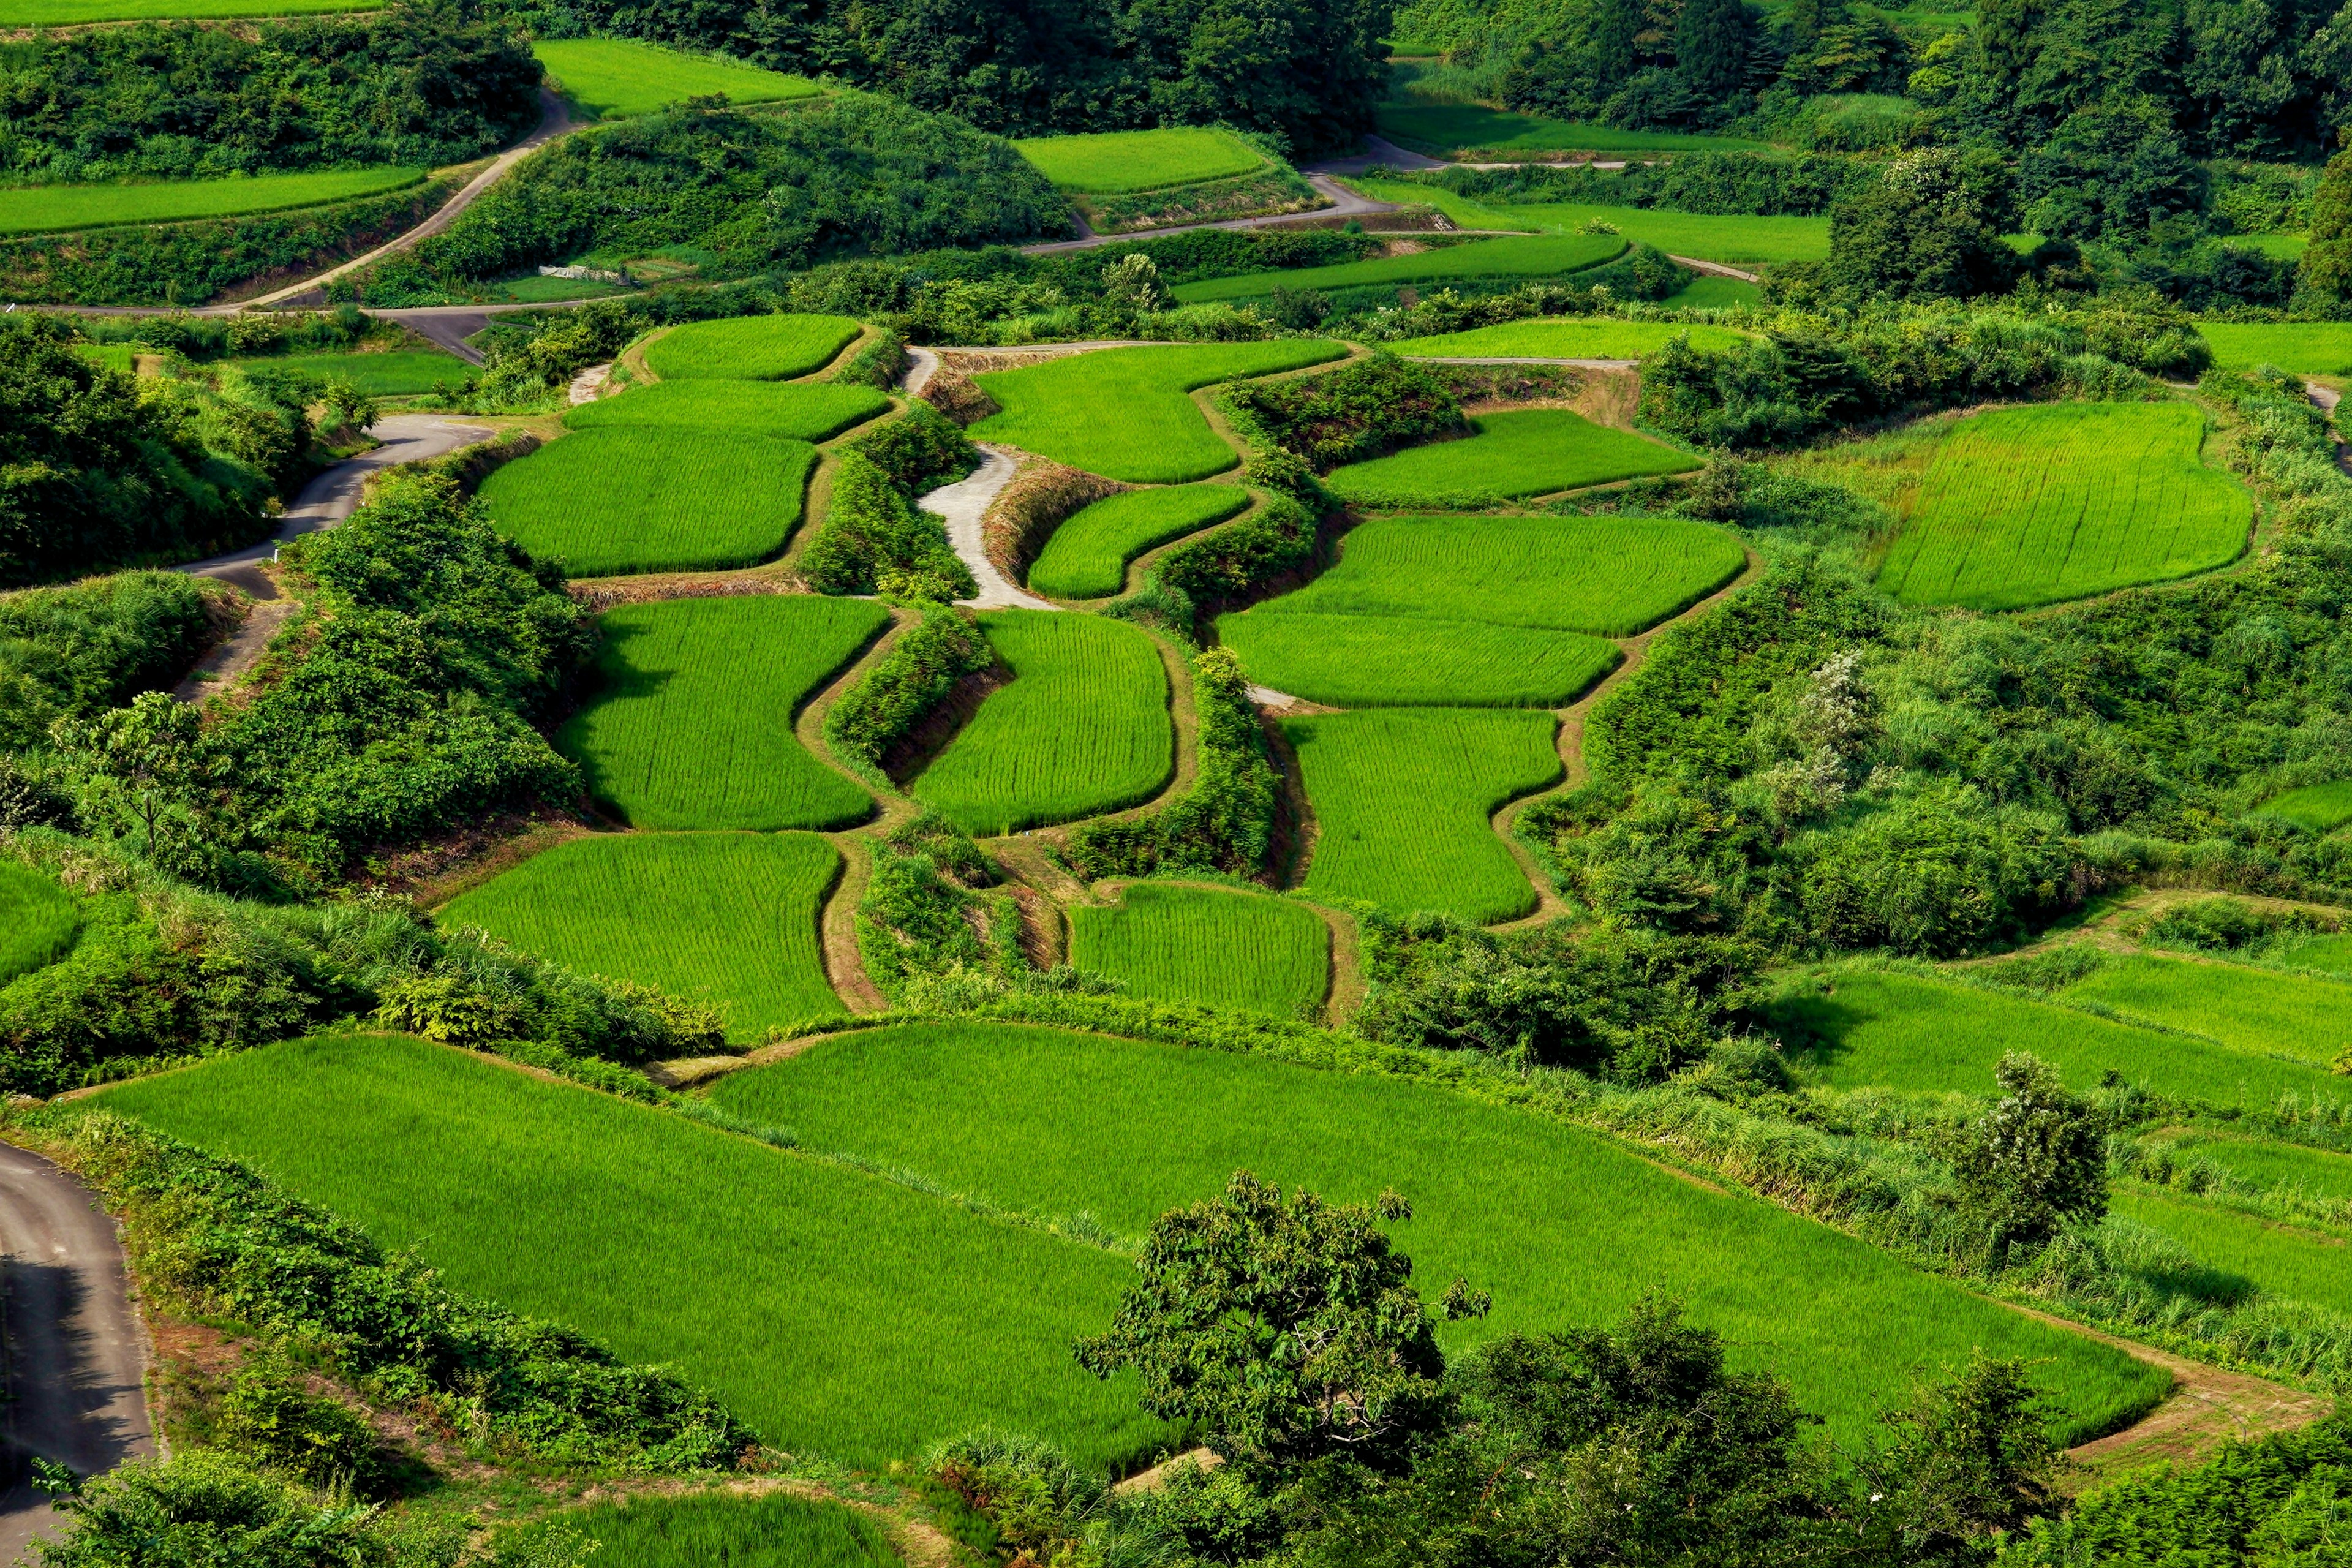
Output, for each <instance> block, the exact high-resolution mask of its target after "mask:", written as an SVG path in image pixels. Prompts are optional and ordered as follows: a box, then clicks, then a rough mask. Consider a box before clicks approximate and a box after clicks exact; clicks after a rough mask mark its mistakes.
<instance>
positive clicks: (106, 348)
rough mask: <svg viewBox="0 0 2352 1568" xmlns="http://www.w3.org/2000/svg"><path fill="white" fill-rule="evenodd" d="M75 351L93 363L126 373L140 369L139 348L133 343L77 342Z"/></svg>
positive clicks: (74, 347)
mask: <svg viewBox="0 0 2352 1568" xmlns="http://www.w3.org/2000/svg"><path fill="white" fill-rule="evenodd" d="M73 352H74V353H77V354H79V355H80V356H81V357H82V358H84V359H86V360H88V361H89V363H92V364H95V365H102V366H104V367H105V368H106V369H108V370H119V371H121V373H122V374H125V375H130V374H133V373H134V372H135V371H136V370H137V369H138V363H137V359H138V354H139V350H138V348H137V347H136V346H134V345H132V344H131V343H76V344H74V346H73Z"/></svg>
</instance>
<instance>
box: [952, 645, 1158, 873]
mask: <svg viewBox="0 0 2352 1568" xmlns="http://www.w3.org/2000/svg"><path fill="white" fill-rule="evenodd" d="M978 619H979V622H980V626H981V630H982V632H983V633H985V634H986V636H987V637H988V641H989V644H990V646H991V647H994V648H995V649H996V653H997V657H998V658H1001V659H1003V662H1004V663H1005V664H1006V665H1007V666H1009V667H1010V668H1011V669H1012V671H1013V679H1012V680H1011V681H1010V682H1009V683H1008V684H1006V685H1003V686H1001V687H999V688H997V689H995V690H994V691H992V692H990V693H989V694H988V697H987V698H986V700H983V701H982V703H981V705H980V708H979V710H978V711H977V712H975V713H974V714H973V715H972V716H971V722H969V723H967V724H966V725H965V726H964V727H963V731H962V732H961V733H960V734H959V735H957V736H956V738H955V739H954V740H953V741H951V742H949V743H948V747H947V749H946V750H945V751H943V752H940V755H939V756H938V757H937V758H936V759H935V760H934V761H933V762H932V763H930V765H929V766H928V767H926V768H925V769H924V770H923V771H922V773H920V774H919V776H918V777H917V778H916V779H915V780H914V782H913V783H912V784H910V785H909V786H908V794H909V795H913V796H914V797H915V798H916V799H917V800H919V801H921V802H922V803H923V804H924V805H929V806H934V807H936V808H937V809H939V810H940V811H941V812H943V813H944V814H946V816H948V817H949V818H950V820H952V821H953V822H954V823H955V824H956V825H957V826H960V827H961V828H962V829H963V830H964V831H965V832H967V833H972V834H995V833H1016V832H1019V831H1020V830H1021V829H1022V828H1024V827H1038V826H1045V824H1048V823H1055V822H1071V821H1075V820H1076V819H1077V818H1079V817H1082V816H1095V815H1097V814H1098V813H1101V812H1106V811H1117V810H1118V809H1119V808H1120V807H1122V806H1129V805H1140V804H1141V803H1143V802H1144V801H1147V800H1149V799H1150V798H1151V797H1152V796H1153V795H1158V794H1159V793H1160V789H1161V788H1162V787H1163V786H1165V785H1166V784H1167V783H1168V780H1169V777H1170V775H1171V773H1172V772H1173V770H1174V768H1175V765H1176V730H1175V724H1174V721H1172V720H1171V718H1170V717H1169V712H1168V671H1167V668H1166V667H1165V666H1163V665H1162V664H1161V663H1160V647H1159V645H1158V644H1156V643H1154V642H1153V641H1152V640H1151V637H1150V634H1149V633H1147V632H1144V631H1142V630H1140V629H1139V628H1137V627H1135V626H1129V624H1127V623H1126V622H1124V621H1112V620H1105V619H1104V618H1102V617H1101V616H1081V615H1070V614H1067V613H1065V612H1062V611H1054V610H989V611H984V612H982V614H981V615H980V616H979V617H978Z"/></svg>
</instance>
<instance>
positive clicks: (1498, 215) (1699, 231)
mask: <svg viewBox="0 0 2352 1568" xmlns="http://www.w3.org/2000/svg"><path fill="white" fill-rule="evenodd" d="M1347 183H1348V184H1349V185H1351V186H1353V187H1354V188H1355V189H1357V190H1359V191H1361V192H1362V193H1363V194H1364V195H1368V196H1370V197H1372V198H1373V199H1374V200H1376V201H1384V202H1412V203H1417V204H1422V205H1428V206H1433V207H1435V208H1436V209H1437V210H1438V211H1440V212H1442V213H1444V215H1445V216H1447V217H1449V218H1452V219H1453V220H1454V222H1455V223H1456V224H1458V225H1460V226H1462V227H1464V228H1517V229H1533V230H1535V231H1537V232H1538V233H1545V234H1567V233H1571V232H1573V231H1574V230H1576V229H1580V228H1582V227H1583V226H1586V225H1587V224H1606V225H1607V226H1610V227H1611V228H1613V229H1615V230H1616V231H1617V232H1618V234H1620V235H1621V236H1622V237H1623V238H1624V240H1625V242H1626V243H1628V244H1632V245H1654V246H1656V247H1658V248H1659V249H1660V250H1663V251H1664V252H1665V253H1666V254H1668V255H1669V256H1688V257H1694V258H1697V259H1698V260H1701V261H1721V262H1727V263H1729V264H1731V265H1733V266H1749V265H1764V266H1769V265H1770V264H1771V263H1773V262H1776V261H1819V260H1822V258H1826V257H1827V256H1828V255H1829V253H1830V220H1829V219H1827V218H1825V217H1750V216H1746V215H1740V214H1734V215H1715V214H1707V213H1680V212H1664V211H1661V210H1659V209H1657V208H1655V207H1606V206H1595V205H1590V204H1588V203H1582V202H1534V203H1526V204H1518V205H1490V204H1488V203H1485V202H1476V201H1472V200H1471V199H1470V198H1468V197H1466V196H1457V195H1454V194H1453V193H1452V192H1450V191H1447V190H1445V189H1444V188H1443V187H1441V186H1437V185H1424V184H1416V183H1414V182H1412V181H1410V180H1360V179H1350V180H1349V181H1348V182H1347Z"/></svg>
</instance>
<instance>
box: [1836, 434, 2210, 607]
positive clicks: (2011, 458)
mask: <svg viewBox="0 0 2352 1568" xmlns="http://www.w3.org/2000/svg"><path fill="white" fill-rule="evenodd" d="M2204 434H2205V416H2204V415H2203V414H2201V413H2200V411H2199V410H2198V409H2196V408H2195V407H2193V406H2191V405H2188V404H2181V403H2060V404H2051V405H2042V406H2037V407H2031V408H1999V409H1995V410H1993V411H1991V412H1990V413H1987V414H1979V415H1977V416H1974V417H1972V418H1969V419H1964V420H1961V421H1959V422H1958V424H1957V425H1955V426H1952V428H1951V430H1950V431H1949V433H1948V434H1947V435H1946V436H1945V437H1943V439H1942V441H1941V442H1940V444H1939V445H1938V446H1937V448H1936V452H1935V456H1934V457H1933V458H1931V459H1930V460H1929V461H1928V464H1927V471H1926V472H1925V473H1924V474H1923V475H1922V476H1921V477H1920V479H1919V481H1918V488H1917V490H1916V494H1915V495H1913V496H1912V497H1911V498H1910V499H1909V500H1908V501H1907V503H1904V504H1898V507H1897V512H1898V515H1900V516H1901V517H1902V518H1903V519H1904V527H1903V530H1902V531H1901V532H1900V533H1898V534H1897V535H1896V536H1895V542H1894V543H1893V544H1891V545H1890V546H1889V547H1888V549H1887V552H1886V559H1885V563H1884V564H1883V565H1882V566H1881V567H1880V568H1879V573H1878V585H1879V586H1880V587H1881V588H1882V589H1884V590H1885V591H1886V592H1887V593H1889V594H1892V595H1895V597H1896V598H1898V599H1901V600H1903V601H1904V602H1905V603H1906V604H1914V605H1962V606H1964V607H1966V608H1969V609H1974V610H2012V609H2023V608H2026V607H2028V606H2031V605H2047V604H2053V603H2055V602H2057V601H2059V600H2061V599H2074V598H2081V597H2083V596H2084V595H2090V594H2101V593H2105V592H2107V591H2109V590H2110V589H2115V588H2124V587H2129V586H2131V585H2132V584H2138V583H2161V582H2166V581H2168V580H2169V579H2172V578H2175V577H2186V576H2189V575H2191V574H2195V573H2199V572H2208V571H2210V570H2212V569H2213V568H2214V567H2216V566H2224V565H2227V564H2228V563H2231V562H2232V561H2234V560H2236V559H2237V558H2238V556H2239V554H2240V553H2241V552H2243V551H2244V549H2245V548H2246V537H2247V532H2248V530H2249V529H2250V528H2251V527H2252V522H2253V515H2254V503H2253V497H2252V495H2250V494H2249V493H2248V492H2247V491H2246V489H2245V488H2244V487H2243V486H2242V485H2240V484H2239V483H2238V482H2237V481H2236V480H2235V479H2231V478H2230V477H2229V476H2228V475H2227V474H2224V473H2222V472H2221V471H2220V470H2218V469H2215V468H2208V467H2206V466H2205V463H2204V461H2203V459H2202V458H2200V455H2199V447H2200V445H2201V444H2202V442H2203V440H2204Z"/></svg>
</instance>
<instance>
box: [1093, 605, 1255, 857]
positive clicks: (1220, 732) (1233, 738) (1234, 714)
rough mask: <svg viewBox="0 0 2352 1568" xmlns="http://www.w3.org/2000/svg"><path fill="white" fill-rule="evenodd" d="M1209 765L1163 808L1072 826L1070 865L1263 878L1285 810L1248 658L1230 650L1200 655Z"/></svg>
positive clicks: (1197, 703)
mask: <svg viewBox="0 0 2352 1568" xmlns="http://www.w3.org/2000/svg"><path fill="white" fill-rule="evenodd" d="M1192 706H1193V711H1194V712H1195V713H1196V714H1198V716H1199V720H1200V734H1199V747H1200V772H1199V773H1198V774H1197V775H1196V776H1195V778H1194V780H1193V784H1192V789H1191V790H1190V791H1188V792H1187V793H1186V794H1185V795H1184V796H1183V798H1182V799H1181V800H1176V801H1171V802H1170V803H1169V804H1168V805H1165V806H1162V807H1160V809H1158V810H1156V811H1149V812H1141V813H1139V814H1137V815H1135V816H1126V817H1098V818H1096V819H1095V820H1092V821H1089V822H1084V823H1081V824H1079V825H1078V826H1077V827H1076V829H1075V830H1073V831H1072V833H1071V835H1070V841H1069V847H1068V850H1067V854H1068V856H1069V859H1070V863H1071V864H1072V865H1073V866H1075V867H1076V868H1078V870H1079V871H1080V872H1081V873H1083V874H1084V875H1085V876H1087V878H1089V879H1097V878H1103V877H1148V876H1150V875H1151V874H1152V873H1153V872H1155V871H1160V870H1172V869H1175V868H1181V867H1202V868H1208V869H1210V870H1216V871H1225V872H1230V873H1232V874H1234V875H1236V876H1244V877H1246V876H1255V875H1256V874H1257V873H1258V872H1260V871H1262V870H1264V869H1265V862H1266V858H1267V856H1268V855H1269V854H1271V853H1272V852H1273V848H1274V836H1275V826H1276V815H1277V812H1278V810H1279V794H1278V791H1277V787H1276V779H1275V773H1274V768H1273V765H1272V764H1271V763H1269V762H1268V761H1267V759H1266V752H1265V733H1264V731H1261V730H1260V729H1259V728H1258V721H1257V709H1256V706H1255V704H1254V703H1252V702H1251V701H1250V697H1249V683H1248V678H1247V677H1246V676H1245V675H1244V674H1243V672H1242V667H1241V661H1240V660H1239V659H1237V658H1234V656H1233V654H1232V653H1231V652H1230V651H1228V650H1226V649H1224V648H1210V649H1208V650H1206V651H1205V652H1202V653H1201V654H1198V655H1196V656H1195V657H1194V658H1193V659H1192Z"/></svg>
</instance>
